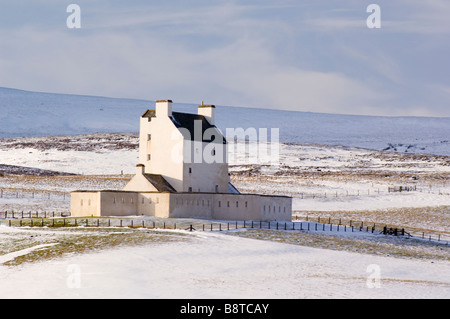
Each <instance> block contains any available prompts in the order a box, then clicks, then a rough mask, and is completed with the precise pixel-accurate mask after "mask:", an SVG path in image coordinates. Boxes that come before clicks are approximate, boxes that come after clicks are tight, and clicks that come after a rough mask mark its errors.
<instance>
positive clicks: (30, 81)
mask: <svg viewBox="0 0 450 319" xmlns="http://www.w3.org/2000/svg"><path fill="white" fill-rule="evenodd" d="M71 3H75V4H78V5H79V6H80V8H81V29H68V28H67V25H66V19H67V17H68V16H69V13H67V12H66V8H67V6H68V5H69V4H71ZM371 3H376V4H378V5H379V6H380V8H381V28H379V29H369V28H368V27H367V24H366V20H367V17H368V16H369V14H370V13H367V12H366V8H367V6H368V5H369V4H371ZM449 39H450V1H447V0H427V1H422V0H420V1H419V0H396V1H392V0H383V1H375V0H372V1H362V0H347V1H331V0H323V1H320V0H316V1H313V0H308V1H300V0H297V1H290V0H278V1H275V0H274V1H269V0H258V1H256V0H247V1H227V0H221V1H214V0H209V1H202V0H190V1H181V0H179V1H143V0H140V1H138V0H129V1H118V0H115V1H106V0H79V1H77V0H71V1H61V0H33V1H27V0H2V1H1V3H0V86H4V87H11V88H19V89H24V90H32V91H43V92H55V93H72V94H83V95H99V96H109V97H126V98H137V99H146V100H155V99H169V98H170V99H173V100H174V101H176V102H180V103H182V102H184V103H200V101H202V100H204V101H205V102H206V103H211V104H216V105H230V106H244V107H262V108H274V109H284V110H298V111H312V112H326V113H347V114H367V115H407V116H409V115H410V116H450V107H449V106H450V105H449V104H450V103H449V101H450V63H449V61H448V59H449V56H450V41H449Z"/></svg>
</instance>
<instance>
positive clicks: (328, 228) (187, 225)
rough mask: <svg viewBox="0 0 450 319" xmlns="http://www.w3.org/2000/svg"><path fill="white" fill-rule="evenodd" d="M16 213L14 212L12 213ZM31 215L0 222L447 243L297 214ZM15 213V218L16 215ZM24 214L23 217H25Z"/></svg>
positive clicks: (2, 216)
mask: <svg viewBox="0 0 450 319" xmlns="http://www.w3.org/2000/svg"><path fill="white" fill-rule="evenodd" d="M13 214H14V215H13ZM29 214H30V213H28V214H25V213H24V214H23V215H22V212H20V213H17V212H16V213H12V212H11V213H7V212H4V213H0V225H4V226H9V227H128V228H149V229H164V230H188V231H227V230H237V229H246V228H247V229H266V230H285V231H303V232H316V233H321V232H322V233H328V234H329V233H356V232H359V233H367V234H375V235H380V234H383V235H392V236H399V237H406V238H416V239H420V240H426V241H429V242H434V243H439V244H443V245H446V246H448V245H449V242H450V236H449V234H447V233H439V232H433V233H431V232H429V233H425V232H420V231H411V230H407V229H405V228H398V227H395V226H391V225H383V224H376V223H367V222H363V221H352V220H348V221H344V220H342V219H331V218H330V217H328V218H321V217H317V218H310V217H308V216H303V217H301V216H295V218H294V220H293V221H291V222H287V221H286V222H284V221H283V222H281V221H253V220H250V221H234V222H223V221H217V222H207V223H206V222H202V221H192V220H164V219H162V220H150V219H146V218H125V217H124V218H108V217H101V218H96V217H67V216H66V215H65V213H61V212H58V213H55V212H51V213H48V212H41V213H39V212H35V214H32V213H31V216H30V215H29ZM13 216H14V217H13ZM22 216H23V217H22Z"/></svg>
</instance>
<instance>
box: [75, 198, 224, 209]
mask: <svg viewBox="0 0 450 319" xmlns="http://www.w3.org/2000/svg"><path fill="white" fill-rule="evenodd" d="M82 206H83V204H82ZM219 207H222V202H221V201H220V200H219Z"/></svg>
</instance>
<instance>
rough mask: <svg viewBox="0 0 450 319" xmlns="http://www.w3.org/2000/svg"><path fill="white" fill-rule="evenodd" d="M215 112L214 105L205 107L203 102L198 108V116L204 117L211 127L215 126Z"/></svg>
mask: <svg viewBox="0 0 450 319" xmlns="http://www.w3.org/2000/svg"><path fill="white" fill-rule="evenodd" d="M215 112H216V107H215V106H214V105H205V104H203V101H202V104H200V105H199V106H198V115H203V116H204V117H205V118H206V119H207V120H208V122H209V124H211V125H215V121H216V119H215V117H216V115H215Z"/></svg>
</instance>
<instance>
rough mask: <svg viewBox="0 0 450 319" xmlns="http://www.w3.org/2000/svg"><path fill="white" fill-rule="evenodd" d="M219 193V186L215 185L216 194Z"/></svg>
mask: <svg viewBox="0 0 450 319" xmlns="http://www.w3.org/2000/svg"><path fill="white" fill-rule="evenodd" d="M218 192H219V185H216V193H218Z"/></svg>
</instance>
